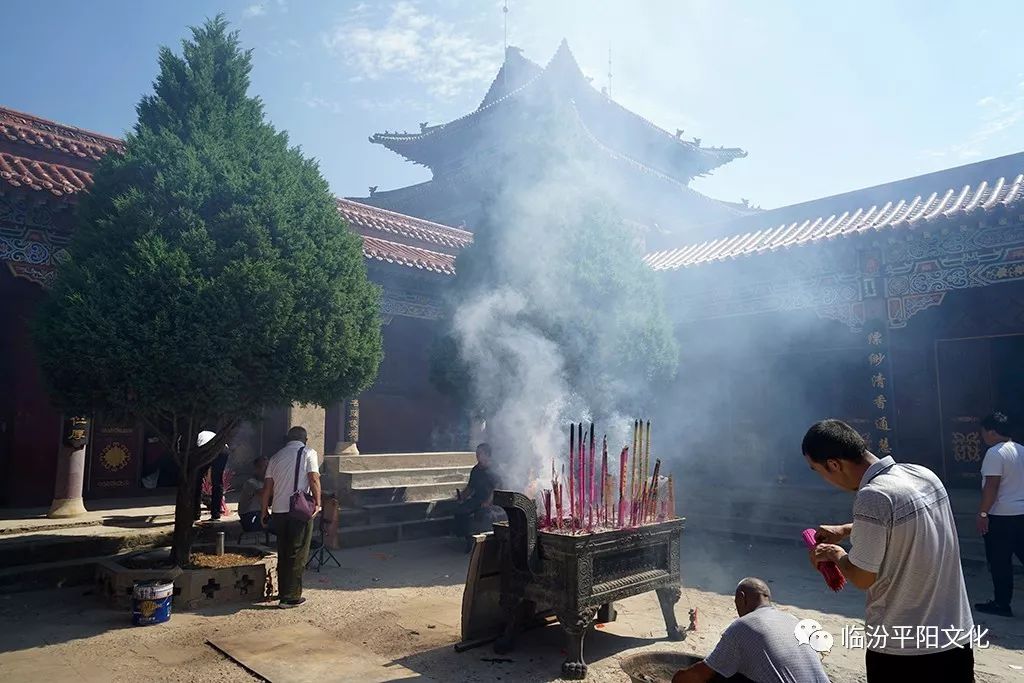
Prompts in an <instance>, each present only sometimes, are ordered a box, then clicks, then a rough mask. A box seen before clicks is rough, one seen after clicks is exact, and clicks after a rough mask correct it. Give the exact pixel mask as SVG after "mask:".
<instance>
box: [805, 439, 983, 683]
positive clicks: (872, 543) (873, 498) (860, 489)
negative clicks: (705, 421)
mask: <svg viewBox="0 0 1024 683" xmlns="http://www.w3.org/2000/svg"><path fill="white" fill-rule="evenodd" d="M802 449H803V454H804V458H805V459H806V460H807V464H808V465H809V466H810V468H811V469H812V470H814V471H815V472H817V473H818V474H819V475H821V477H822V478H823V479H825V481H827V482H829V483H831V484H833V485H835V486H837V487H839V488H841V489H844V490H846V491H856V492H857V495H856V498H855V499H854V502H853V522H851V523H849V524H841V525H823V526H821V527H819V529H818V534H817V540H818V542H819V545H818V546H817V547H816V548H814V549H813V550H811V551H810V557H811V564H812V565H814V566H817V563H818V562H826V561H832V562H835V563H837V564H838V565H839V568H840V570H842V572H843V575H844V576H846V578H847V580H848V581H850V583H852V584H853V585H855V586H856V587H857V588H860V589H861V590H864V591H866V592H867V605H866V610H865V612H866V613H865V635H866V644H867V654H866V657H865V663H866V666H867V676H868V682H869V683H874V682H875V681H895V680H908V681H910V680H920V681H944V682H948V683H959V682H961V681H964V682H968V681H973V680H974V652H973V650H972V649H971V647H970V645H971V640H972V637H973V629H974V621H973V619H972V617H971V609H970V603H969V602H968V599H967V588H966V587H965V585H964V575H963V569H962V568H961V566H960V544H959V542H958V540H957V533H956V525H955V524H954V521H953V511H952V509H951V508H950V505H949V496H948V495H947V493H946V489H945V487H944V486H943V485H942V482H941V481H939V478H938V477H936V476H935V474H934V473H933V472H932V471H931V470H929V469H928V468H926V467H921V466H920V465H907V464H903V463H896V462H895V461H893V459H892V458H891V457H886V458H881V459H879V458H877V457H875V456H874V455H873V454H872V453H870V452H869V451H868V449H867V446H866V444H865V443H864V439H862V438H861V436H860V434H858V433H857V431H856V430H855V429H853V427H850V426H849V425H847V424H845V423H844V422H840V421H839V420H824V421H823V422H818V423H817V424H815V425H814V426H812V427H811V428H810V429H809V430H808V431H807V434H806V436H804V440H803V446H802ZM845 538H849V539H850V544H851V545H852V547H851V549H850V552H849V553H847V552H846V551H845V550H844V549H843V548H842V547H840V546H839V545H836V544H838V543H839V542H840V541H841V540H843V539H845Z"/></svg>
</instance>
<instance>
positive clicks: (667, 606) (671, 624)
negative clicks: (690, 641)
mask: <svg viewBox="0 0 1024 683" xmlns="http://www.w3.org/2000/svg"><path fill="white" fill-rule="evenodd" d="M655 592H657V594H658V602H659V603H661V615H662V616H663V617H665V630H667V631H668V639H669V640H686V632H685V631H683V630H682V629H680V628H679V624H678V623H677V622H676V603H677V602H679V598H680V597H681V596H682V591H681V590H680V588H679V586H666V587H665V588H658V589H657V590H656V591H655Z"/></svg>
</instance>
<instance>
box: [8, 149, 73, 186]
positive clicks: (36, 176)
mask: <svg viewBox="0 0 1024 683" xmlns="http://www.w3.org/2000/svg"><path fill="white" fill-rule="evenodd" d="M0 179H3V180H5V181H7V183H8V184H10V185H13V186H14V187H25V188H28V189H32V190H46V191H48V192H51V193H53V194H54V195H56V196H58V197H62V196H69V195H72V194H74V193H75V192H78V191H80V190H85V189H88V188H89V187H90V186H91V185H92V174H91V173H89V172H87V171H83V170H81V169H77V168H71V167H70V166H62V165H60V164H52V163H49V162H46V161H36V160H35V159H30V158H27V157H19V156H14V155H13V154H7V153H6V152H0Z"/></svg>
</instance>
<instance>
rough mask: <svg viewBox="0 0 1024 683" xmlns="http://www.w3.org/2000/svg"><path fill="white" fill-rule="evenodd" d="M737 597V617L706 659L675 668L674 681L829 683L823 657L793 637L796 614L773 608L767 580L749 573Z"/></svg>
mask: <svg viewBox="0 0 1024 683" xmlns="http://www.w3.org/2000/svg"><path fill="white" fill-rule="evenodd" d="M735 600H736V613H737V614H739V616H740V618H739V619H736V620H735V621H733V622H732V623H731V624H729V628H727V629H725V631H724V632H723V633H722V639H721V640H719V641H718V645H716V646H715V649H714V650H712V652H711V654H709V655H708V656H707V658H706V659H704V661H702V662H697V663H696V664H693V665H692V666H689V667H687V668H685V669H682V670H680V671H678V672H676V675H675V676H674V677H673V678H672V683H706V682H707V681H736V682H740V683H742V682H744V681H753V683H829V680H828V676H827V675H826V674H825V669H824V668H822V666H821V657H820V656H819V655H818V653H817V652H815V651H814V650H812V649H811V647H810V645H806V644H803V645H802V644H801V643H800V642H799V641H798V640H797V639H796V635H795V633H796V625H797V623H798V620H797V618H796V617H794V616H793V615H792V614H786V613H785V612H780V611H779V610H777V609H775V607H773V606H772V594H771V591H770V590H768V584H766V583H765V582H764V581H762V580H761V579H757V578H754V577H747V578H745V579H743V580H742V581H740V582H739V585H737V586H736V594H735Z"/></svg>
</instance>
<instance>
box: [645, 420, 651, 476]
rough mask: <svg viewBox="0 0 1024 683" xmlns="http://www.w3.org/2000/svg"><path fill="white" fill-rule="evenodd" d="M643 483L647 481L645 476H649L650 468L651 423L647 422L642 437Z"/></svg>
mask: <svg viewBox="0 0 1024 683" xmlns="http://www.w3.org/2000/svg"><path fill="white" fill-rule="evenodd" d="M644 442H645V443H644V481H647V475H648V474H650V472H649V469H650V466H651V421H650V420H648V421H647V431H646V432H645V437H644Z"/></svg>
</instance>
